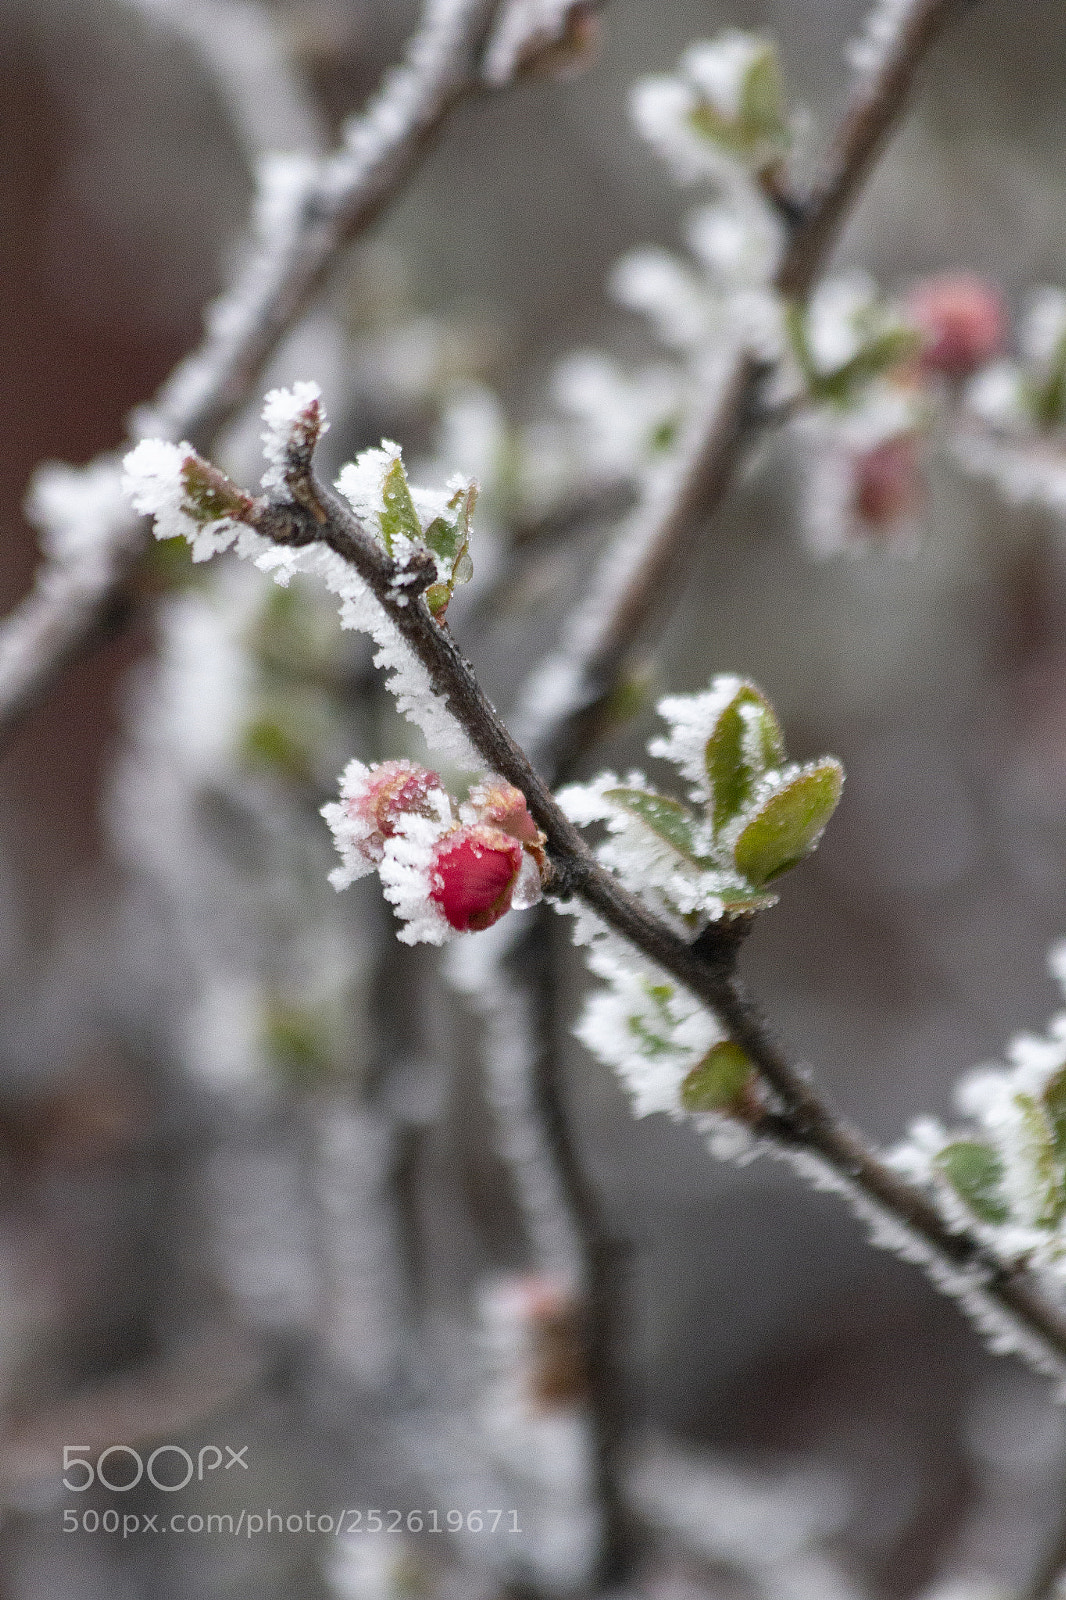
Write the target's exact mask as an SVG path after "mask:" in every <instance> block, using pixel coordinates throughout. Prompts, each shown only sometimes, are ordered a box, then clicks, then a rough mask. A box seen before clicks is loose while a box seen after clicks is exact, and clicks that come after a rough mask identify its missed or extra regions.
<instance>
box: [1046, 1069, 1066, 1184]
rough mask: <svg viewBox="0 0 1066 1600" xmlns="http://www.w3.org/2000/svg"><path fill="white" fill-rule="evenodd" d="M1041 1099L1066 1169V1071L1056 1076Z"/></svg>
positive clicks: (1059, 1155)
mask: <svg viewBox="0 0 1066 1600" xmlns="http://www.w3.org/2000/svg"><path fill="white" fill-rule="evenodd" d="M1040 1099H1041V1101H1042V1103H1043V1106H1044V1111H1045V1113H1046V1115H1047V1119H1048V1122H1049V1124H1050V1126H1051V1137H1052V1139H1053V1141H1054V1144H1055V1153H1056V1155H1057V1156H1058V1159H1059V1162H1060V1164H1061V1165H1062V1166H1063V1167H1064V1168H1066V1069H1064V1070H1063V1071H1061V1072H1057V1073H1056V1074H1055V1076H1054V1077H1053V1078H1052V1079H1051V1080H1050V1082H1049V1083H1048V1084H1047V1086H1046V1088H1045V1089H1044V1092H1043V1094H1042V1095H1041V1096H1040Z"/></svg>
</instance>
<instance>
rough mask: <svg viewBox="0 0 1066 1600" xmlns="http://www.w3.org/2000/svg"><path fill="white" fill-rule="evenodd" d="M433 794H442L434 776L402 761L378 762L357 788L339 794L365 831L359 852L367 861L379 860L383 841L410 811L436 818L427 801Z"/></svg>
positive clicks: (413, 764) (433, 807)
mask: <svg viewBox="0 0 1066 1600" xmlns="http://www.w3.org/2000/svg"><path fill="white" fill-rule="evenodd" d="M434 794H440V795H442V796H443V794H444V789H443V786H442V784H441V781H440V778H439V776H438V775H437V773H435V772H430V771H429V770H428V769H427V768H426V767H420V766H418V765H417V763H416V762H414V761H406V760H405V761H381V762H378V763H377V764H376V765H375V766H372V767H371V768H370V769H369V770H368V771H367V773H366V776H365V778H363V779H362V781H361V782H360V783H359V784H358V786H357V787H353V788H352V789H350V790H349V791H348V792H347V793H346V794H344V795H342V799H343V802H344V809H345V810H346V811H347V813H348V815H349V817H350V818H351V819H352V821H353V822H358V823H361V824H362V825H363V827H364V828H365V829H366V832H365V834H364V835H363V837H362V838H361V839H360V840H359V849H360V850H361V851H362V853H363V854H364V855H365V856H366V858H367V860H368V861H375V862H376V861H380V860H381V857H382V853H383V851H384V849H385V841H386V839H391V838H392V837H393V835H394V834H395V833H396V830H397V827H398V826H399V823H400V820H401V818H402V817H404V816H407V815H409V814H410V813H412V812H414V813H416V814H417V815H418V816H423V817H434V816H436V815H438V808H437V807H436V806H434V804H433V802H432V800H431V798H430V796H431V795H434Z"/></svg>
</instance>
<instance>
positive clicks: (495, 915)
mask: <svg viewBox="0 0 1066 1600" xmlns="http://www.w3.org/2000/svg"><path fill="white" fill-rule="evenodd" d="M521 870H522V846H521V845H520V844H519V843H518V841H517V839H513V838H512V837H511V835H510V834H507V833H504V832H503V830H502V829H501V828H493V827H489V826H487V825H486V824H485V823H480V822H476V823H467V824H466V825H465V826H464V827H461V828H456V829H455V830H454V832H452V833H449V834H446V835H445V837H444V838H443V839H442V840H441V841H440V843H439V844H438V846H437V848H436V850H435V852H434V855H433V863H432V866H431V868H430V874H429V881H430V886H431V887H430V891H429V897H430V899H431V900H432V901H434V903H435V904H436V905H438V906H439V907H440V909H441V911H442V912H443V913H444V916H445V918H446V919H447V921H448V923H449V924H450V925H451V926H452V927H453V928H455V929H456V930H457V931H458V932H459V933H480V932H481V931H482V929H484V928H491V927H492V925H493V923H494V922H499V920H500V918H501V917H502V916H504V914H505V913H506V912H508V911H509V910H510V909H511V897H512V895H513V894H514V889H515V884H516V883H517V882H518V875H519V873H520V872H521Z"/></svg>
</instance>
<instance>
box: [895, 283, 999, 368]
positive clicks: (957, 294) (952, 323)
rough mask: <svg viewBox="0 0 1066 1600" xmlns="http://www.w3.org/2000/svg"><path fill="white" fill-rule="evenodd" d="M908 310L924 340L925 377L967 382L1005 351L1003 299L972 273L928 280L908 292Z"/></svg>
mask: <svg viewBox="0 0 1066 1600" xmlns="http://www.w3.org/2000/svg"><path fill="white" fill-rule="evenodd" d="M908 305H909V310H910V314H911V316H912V318H913V319H914V321H915V322H916V323H917V324H918V327H919V328H920V330H921V332H922V335H923V345H922V349H921V351H920V352H919V355H918V362H919V365H920V366H921V367H923V368H924V369H925V370H926V371H927V372H942V373H943V374H944V376H945V377H948V378H965V377H967V376H968V375H969V374H970V373H971V372H973V371H974V370H975V369H976V368H977V367H979V366H982V365H983V364H984V362H986V361H990V360H991V359H992V357H993V356H996V355H999V353H1000V351H1001V350H1002V349H1003V343H1004V338H1005V334H1006V325H1007V312H1006V307H1005V306H1004V303H1003V296H1002V294H1001V293H1000V291H999V289H997V288H996V286H995V285H994V284H991V283H987V282H986V281H985V279H984V278H979V277H977V276H976V275H975V274H974V273H971V272H945V273H943V274H941V275H940V276H939V277H935V278H926V279H925V280H924V281H923V282H922V283H919V284H917V285H916V286H915V288H914V289H913V290H912V291H911V294H910V297H909V302H908Z"/></svg>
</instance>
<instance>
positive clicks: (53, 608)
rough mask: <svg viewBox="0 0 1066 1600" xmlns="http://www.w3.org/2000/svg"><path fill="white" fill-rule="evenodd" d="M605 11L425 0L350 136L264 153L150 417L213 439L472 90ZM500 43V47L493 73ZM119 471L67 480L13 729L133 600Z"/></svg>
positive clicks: (138, 532)
mask: <svg viewBox="0 0 1066 1600" xmlns="http://www.w3.org/2000/svg"><path fill="white" fill-rule="evenodd" d="M593 10H595V7H594V6H591V5H589V4H587V3H578V0H573V3H571V4H567V5H563V4H556V5H554V6H553V7H551V8H550V15H549V14H548V13H547V12H546V11H545V8H543V7H541V8H540V10H539V11H538V10H537V8H536V7H533V8H530V7H529V6H528V4H527V0H521V3H518V0H512V3H510V4H503V3H501V0H427V3H426V6H425V9H424V13H423V19H422V23H421V26H420V28H419V30H418V32H417V33H416V34H415V35H414V37H413V39H412V40H411V43H410V45H409V47H408V51H407V56H406V60H405V61H404V63H403V65H402V66H400V67H398V68H397V69H395V70H394V71H393V72H391V73H390V74H389V75H388V76H387V77H386V79H385V82H384V83H383V85H382V87H381V89H380V91H379V92H378V94H377V95H376V96H375V98H374V99H373V100H372V101H371V103H370V105H369V106H368V107H367V109H366V110H365V111H364V112H363V113H362V115H360V116H358V117H355V118H353V119H352V120H351V121H350V122H349V123H348V125H347V127H346V129H345V132H344V137H343V140H342V142H341V143H340V145H339V146H338V148H337V149H335V150H333V151H331V152H330V153H328V154H327V155H325V156H323V157H320V158H316V157H313V156H310V155H290V156H284V157H280V158H273V159H268V160H266V161H264V163H263V165H262V166H261V168H260V170H259V172H258V174H257V178H258V191H259V192H258V202H257V218H256V226H255V228H254V230H253V238H252V240H251V242H250V246H249V248H248V249H247V250H246V251H245V253H244V258H243V259H244V264H243V266H242V267H241V268H240V270H239V272H238V274H237V277H236V279H235V281H234V283H233V284H232V285H231V287H230V288H229V289H227V291H226V292H225V293H224V294H223V296H222V298H221V299H220V300H219V301H217V302H216V303H215V304H214V305H213V306H212V307H211V308H210V310H209V313H208V317H207V328H206V332H205V335H204V339H203V342H202V343H201V345H200V346H199V348H198V349H197V350H195V351H194V352H193V353H192V354H191V355H190V356H189V357H188V358H186V359H185V360H184V361H182V362H181V363H180V364H179V366H178V367H177V368H176V369H175V371H174V372H173V373H172V374H171V376H170V377H169V378H168V380H167V381H166V383H165V384H164V385H163V387H162V389H161V390H160V392H159V394H158V395H157V397H156V399H155V401H154V402H153V404H152V406H151V407H150V408H148V409H147V411H146V412H145V413H144V414H142V416H141V417H140V419H139V426H140V427H141V429H142V431H144V432H150V433H156V434H161V435H164V436H166V437H169V438H172V439H178V438H188V439H191V440H192V441H193V442H194V443H196V444H198V445H200V446H202V447H203V448H207V447H209V446H210V444H211V443H212V441H213V440H214V439H215V438H216V437H217V435H218V433H219V431H220V430H221V429H222V428H223V427H225V426H226V424H227V423H229V422H231V421H232V420H233V419H234V417H236V415H237V414H238V413H239V412H240V410H241V408H242V407H243V406H244V404H245V402H246V401H247V399H248V396H249V394H250V392H251V390H252V388H253V386H254V384H255V381H256V379H257V378H258V376H259V374H260V373H261V372H262V370H263V368H264V366H265V364H266V362H267V361H268V360H269V358H270V357H271V355H272V354H273V353H274V351H275V350H276V349H277V348H278V345H279V344H280V342H281V340H282V339H283V338H284V337H285V335H286V334H287V333H288V332H289V330H290V329H291V328H292V327H293V326H294V325H295V323H296V321H297V320H298V318H299V317H300V315H301V314H302V312H303V311H304V310H305V308H306V307H307V305H308V303H309V301H310V299H311V297H312V295H313V294H314V292H315V291H316V289H317V288H318V287H319V286H320V285H321V283H322V282H323V280H324V278H325V276H326V274H327V273H328V271H329V269H330V267H331V265H332V264H333V262H334V261H335V260H336V258H337V255H338V252H339V251H340V250H341V248H342V247H343V246H344V245H346V244H347V243H349V242H350V241H351V240H352V239H354V238H355V237H356V236H357V235H358V234H359V233H361V232H362V231H363V230H364V229H365V228H367V227H368V226H369V225H370V223H372V222H373V221H374V220H375V218H376V217H377V216H378V215H379V213H380V212H381V210H382V209H383V208H384V206H385V205H387V204H388V202H389V201H390V200H391V199H392V198H393V197H394V196H395V195H396V194H397V193H398V192H399V190H400V189H401V188H402V186H403V184H404V183H405V182H406V180H407V178H408V177H409V176H410V174H411V172H412V170H413V168H414V167H415V165H416V163H417V162H418V160H419V158H420V157H421V155H422V154H423V153H424V151H425V150H426V148H427V147H428V145H429V144H430V143H431V141H432V140H433V138H434V137H435V135H436V134H437V132H438V131H439V129H440V127H441V126H442V124H443V122H444V121H445V119H446V117H447V116H448V114H449V113H450V112H451V111H452V110H453V108H454V107H455V106H456V105H457V104H458V103H459V101H461V100H463V99H464V98H466V97H468V96H469V95H471V94H473V93H475V92H477V91H479V90H485V89H487V88H489V87H491V88H499V87H502V86H504V84H505V83H506V82H509V81H511V78H512V77H513V75H514V73H515V72H518V71H524V70H528V69H529V67H530V66H531V65H532V64H534V63H535V61H536V59H537V58H538V53H541V52H548V51H551V50H552V49H558V48H560V46H561V45H562V46H565V45H566V44H567V43H568V42H570V43H572V44H573V47H574V50H575V51H577V50H578V49H579V48H580V46H581V43H582V37H583V35H582V29H584V28H587V26H588V25H589V17H590V15H591V13H592V11H593ZM530 11H532V14H530V15H527V12H530ZM575 29H576V30H577V36H576V37H574V38H573V39H572V40H571V39H570V37H569V36H570V35H571V34H573V33H574V30H575ZM501 37H502V44H501ZM486 49H487V50H488V51H489V52H490V53H492V52H493V51H494V52H495V53H494V54H492V63H493V64H494V65H493V70H492V74H491V81H490V78H489V76H488V66H487V65H484V66H483V59H482V57H483V51H484V50H486ZM505 58H506V59H507V60H508V61H509V62H510V70H509V72H504V69H503V66H502V63H503V61H504V60H505ZM118 480H119V467H118V458H117V457H105V458H101V459H100V460H99V461H98V462H94V463H92V464H91V465H90V467H89V468H87V469H86V496H87V500H88V504H87V505H86V506H85V507H80V506H79V505H78V504H77V500H78V477H77V475H75V474H74V473H70V474H69V475H68V477H67V479H66V480H65V484H66V489H67V490H68V491H69V493H67V495H66V509H65V511H64V514H63V515H61V517H60V519H59V524H58V526H59V529H60V532H59V534H54V533H51V532H50V535H49V538H48V539H47V541H46V549H45V561H44V563H43V564H42V566H41V567H40V569H39V571H38V573H37V577H36V580H35V583H34V587H33V589H32V590H31V592H30V593H29V594H28V595H27V597H26V598H25V599H24V600H23V601H22V602H21V604H20V605H19V606H18V607H17V608H16V609H15V610H14V611H13V612H12V613H11V614H10V615H9V616H8V617H7V619H6V620H5V621H4V622H3V624H2V625H0V739H3V738H5V737H6V736H8V735H9V734H10V732H11V731H12V729H13V727H14V726H15V724H16V723H17V722H18V721H19V720H20V719H21V717H22V716H23V715H24V714H25V713H26V712H27V711H28V710H30V709H31V708H32V707H33V705H34V704H35V703H36V702H37V701H38V700H39V699H40V697H41V696H42V694H44V693H45V692H46V691H47V689H48V687H49V685H50V684H51V683H52V681H53V680H54V679H55V678H56V677H57V676H58V675H59V674H60V673H61V672H62V670H63V669H64V667H65V666H66V665H68V664H69V663H70V662H71V661H73V660H74V659H76V658H77V656H78V655H79V654H80V653H81V652H82V650H84V649H85V648H86V646H87V645H88V644H89V643H90V641H91V640H92V639H93V638H94V636H96V635H97V634H100V633H103V632H106V629H107V624H108V622H109V620H110V619H111V618H113V616H114V614H115V613H116V610H117V609H120V608H118V607H117V605H116V597H117V596H118V594H119V591H120V590H121V588H122V585H123V584H124V582H125V580H126V578H127V577H128V575H129V573H130V572H131V570H132V568H133V566H134V565H135V563H136V561H137V559H138V557H139V556H140V555H141V553H142V552H143V549H144V534H143V528H142V526H141V524H140V523H139V521H138V519H136V518H135V517H133V516H132V515H131V513H130V511H129V508H128V506H127V505H126V504H125V502H124V501H123V499H122V497H121V494H120V491H119V488H118Z"/></svg>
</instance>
